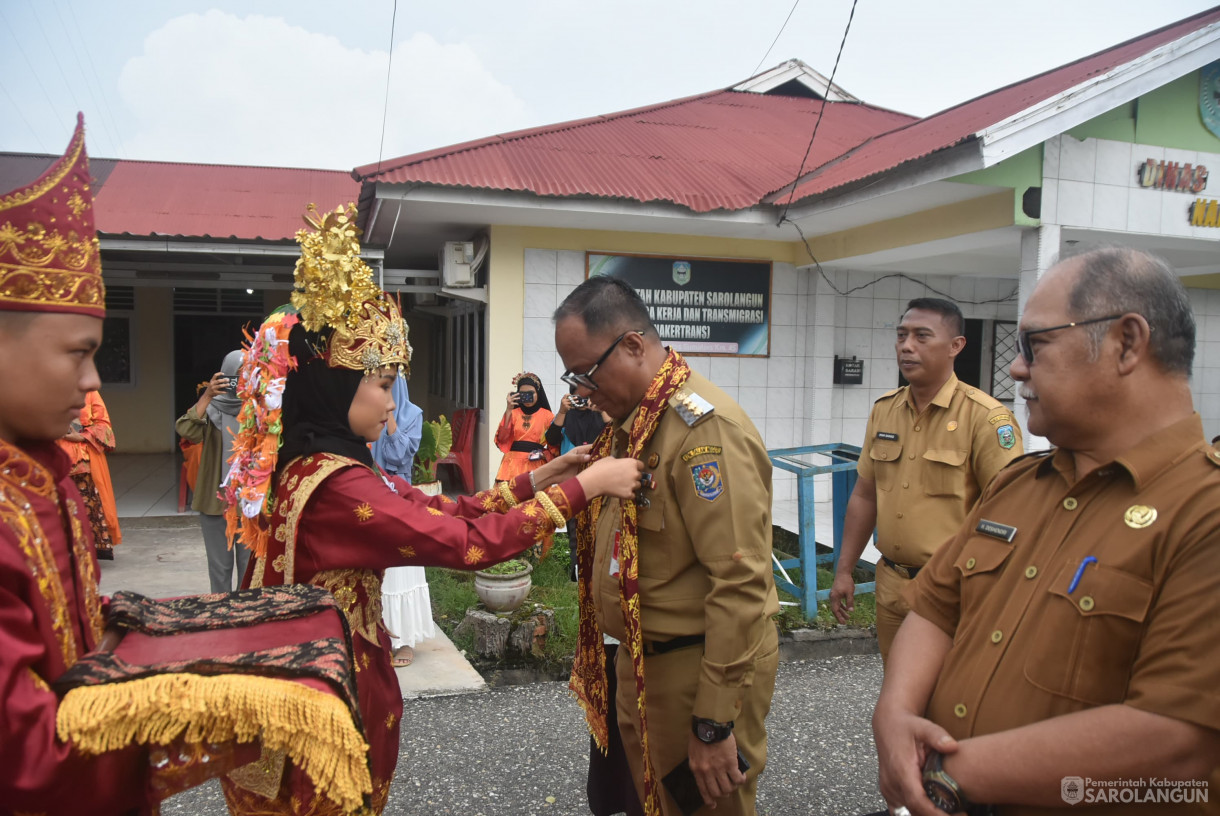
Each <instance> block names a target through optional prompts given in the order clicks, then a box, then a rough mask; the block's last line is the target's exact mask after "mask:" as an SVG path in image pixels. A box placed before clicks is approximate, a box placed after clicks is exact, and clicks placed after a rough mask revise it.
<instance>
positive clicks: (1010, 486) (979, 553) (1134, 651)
mask: <svg viewBox="0 0 1220 816" xmlns="http://www.w3.org/2000/svg"><path fill="white" fill-rule="evenodd" d="M1006 528H1012V529H1013V530H1015V534H1014V535H1013V538H1012V541H1011V543H1010V542H1008V541H1005V540H1004V538H1005V537H1007V533H1006ZM1218 547H1220V451H1217V450H1214V449H1212V448H1211V447H1209V446H1207V445H1206V443H1204V441H1203V426H1202V423H1201V422H1200V420H1199V415H1198V414H1195V415H1194V416H1193V417H1190V418H1188V419H1185V420H1183V421H1181V422H1179V423H1177V424H1176V425H1173V426H1172V427H1170V428H1167V429H1165V430H1163V431H1160V432H1158V433H1156V434H1154V435H1153V436H1151V437H1149V438H1148V439H1146V440H1144V441H1143V442H1141V443H1139V444H1138V445H1136V446H1135V447H1134V448H1132V449H1130V450H1129V451H1127V452H1126V453H1124V454H1123V455H1122V456H1120V457H1119V458H1118V459H1116V460H1115V461H1113V462H1111V463H1110V464H1107V465H1105V466H1103V467H1101V468H1099V469H1097V470H1095V471H1093V472H1092V473H1090V474H1089V475H1087V476H1085V477H1084V478H1083V479H1079V480H1077V478H1076V476H1075V471H1074V463H1073V459H1072V457H1071V455H1070V454H1069V453H1067V452H1065V451H1062V450H1059V451H1055V452H1054V453H1053V455H1052V454H1043V455H1040V456H1031V457H1027V458H1026V459H1023V460H1022V461H1021V462H1018V463H1016V464H1014V465H1013V466H1012V467H1010V468H1008V469H1007V470H1006V471H1004V473H1002V474H1000V476H999V477H997V478H996V480H995V482H994V483H992V485H991V486H990V487H989V488H988V489H987V491H986V493H985V494H984V496H983V498H982V499H981V500H980V502H979V504H978V506H976V507H975V508H974V510H973V511H972V512H971V513H970V515H969V517H968V518H967V519H966V523H965V525H964V526H963V527H962V528H961V530H960V531H959V533H958V535H957V536H956V537H955V538H954V539H953V540H952V541H950V542H948V543H947V544H946V545H945V546H944V547H942V548H941V549H940V550H939V551H938V552H937V553H936V555H934V556H933V557H932V560H931V561H930V562H929V563H928V565H927V567H926V568H925V569H924V570H922V571H920V573H919V575H918V576H916V578H915V580H914V581H913V582H912V583H911V585H910V586H909V587H908V588H907V590H906V597H907V600H908V601H909V602H910V604H911V608H912V610H913V611H915V612H917V613H919V614H920V615H922V616H923V617H925V618H927V619H928V620H930V621H931V622H932V623H934V624H936V625H937V626H938V627H940V628H941V629H942V630H944V631H945V633H946V634H948V635H950V636H951V637H952V638H953V647H952V648H951V650H950V651H949V654H948V655H947V657H946V659H945V664H944V667H943V668H942V669H941V672H940V677H939V680H938V681H937V684H936V687H935V689H934V690H933V693H932V698H931V701H930V703H929V705H928V710H927V716H928V718H929V719H931V720H933V721H934V722H936V723H939V724H940V725H941V726H943V727H944V728H945V729H946V730H948V731H949V733H950V734H952V735H953V736H954V737H955V738H959V739H961V738H965V737H971V736H976V735H982V734H991V733H995V732H998V731H1007V730H1009V729H1013V728H1019V727H1021V726H1023V725H1027V724H1029V723H1035V722H1039V721H1041V720H1046V719H1049V718H1051V717H1056V716H1060V715H1063V714H1068V713H1071V712H1074V711H1080V710H1082V709H1087V708H1092V707H1095V706H1103V705H1108V704H1114V703H1122V704H1126V705H1130V706H1135V707H1136V708H1139V709H1143V710H1145V711H1151V712H1154V713H1157V714H1162V715H1165V716H1169V717H1175V718H1177V719H1181V720H1186V721H1188V722H1193V723H1197V724H1199V725H1201V726H1204V727H1207V728H1212V729H1220V656H1217V653H1216V643H1215V641H1216V625H1217V624H1216V622H1217V621H1218V620H1220V569H1217V555H1218V554H1220V549H1218ZM1090 557H1091V558H1092V559H1096V560H1095V561H1092V560H1090V561H1089V562H1088V563H1087V565H1086V566H1085V567H1084V568H1083V570H1082V569H1081V564H1083V563H1085V560H1086V559H1088V558H1090ZM1077 573H1079V576H1080V577H1079V581H1078V582H1077V581H1076V580H1075V579H1076V576H1077ZM1074 583H1075V584H1076V586H1075V587H1073V584H1074ZM1131 750H1134V751H1138V750H1139V747H1138V746H1135V745H1133V746H1131ZM1063 774H1064V776H1073V775H1079V774H1077V773H1075V772H1074V771H1073V770H1072V768H1071V766H1070V765H1065V766H1064V768H1063ZM1213 777H1215V775H1214V774H1213ZM1212 781H1213V782H1215V781H1217V780H1216V779H1215V778H1213V780H1212ZM1215 795H1216V786H1215V785H1214V784H1213V785H1212V786H1211V796H1212V797H1215ZM1114 807H1116V806H1104V807H1099V808H1090V809H1089V810H1088V813H1090V814H1101V813H1110V812H1112V809H1113V808H1114ZM1124 807H1125V808H1130V807H1132V806H1130V805H1127V806H1124ZM1165 807H1166V806H1165V805H1164V804H1160V805H1143V806H1140V807H1135V808H1134V809H1123V810H1122V811H1121V812H1122V813H1162V812H1164V809H1165ZM1211 807H1212V808H1213V809H1214V808H1215V802H1214V800H1213V802H1212V805H1211ZM1000 812H1001V813H1002V814H1032V813H1040V814H1041V813H1058V812H1060V811H1059V810H1058V809H1056V810H1047V809H1037V808H1017V807H1013V808H1001V810H1000ZM1062 812H1063V813H1070V812H1075V811H1072V810H1071V809H1070V807H1069V806H1067V805H1065V806H1064V808H1063V810H1062ZM1173 812H1175V813H1177V812H1180V811H1178V810H1174V811H1173ZM1188 812H1189V811H1188Z"/></svg>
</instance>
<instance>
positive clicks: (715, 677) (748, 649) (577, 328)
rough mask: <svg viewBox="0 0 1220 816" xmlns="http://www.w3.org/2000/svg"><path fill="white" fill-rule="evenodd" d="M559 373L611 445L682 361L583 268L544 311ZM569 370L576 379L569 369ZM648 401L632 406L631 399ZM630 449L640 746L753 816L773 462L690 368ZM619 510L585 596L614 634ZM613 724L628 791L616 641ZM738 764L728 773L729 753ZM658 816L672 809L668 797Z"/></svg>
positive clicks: (766, 694) (771, 638) (765, 664)
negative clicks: (551, 313)
mask: <svg viewBox="0 0 1220 816" xmlns="http://www.w3.org/2000/svg"><path fill="white" fill-rule="evenodd" d="M555 345H556V347H557V348H558V351H559V354H560V357H562V359H563V362H564V365H565V366H567V368H568V373H567V374H565V375H564V379H565V381H567V382H569V383H570V384H573V385H576V386H577V393H578V394H580V395H582V396H588V397H589V398H590V400H591V402H592V403H593V406H594V408H596V409H598V410H602V411H605V412H607V413H608V414H609V415H610V417H611V418H612V420H613V426H612V427H613V433H614V440H613V444H614V448H613V452H614V455H622V454H623V452H624V451H626V449H627V446H628V443H629V434H630V433H631V432H632V429H633V427H634V422H635V419H636V416H637V412H638V411H640V410H646V407H645V405H642V401H645V395H646V392H649V389H650V387H651V386H653V384H654V380H657V379H658V375H659V372H664V371H668V370H670V369H669V367H670V366H671V365H673V364H674V363H675V362H676V363H677V366H678V367H680V368H682V369H684V368H685V361H682V360H681V358H680V357H678V356H677V355H672V354H670V353H669V352H667V350H666V349H665V347H664V346H662V344H661V340H660V338H659V336H658V335H657V332H656V330H655V328H653V325H652V323H651V321H650V320H649V317H648V312H647V309H646V308H645V307H644V305H643V303H642V302H641V301H640V299H639V297H638V296H637V295H636V293H635V292H634V291H633V290H632V289H631V288H630V287H629V286H627V285H626V284H624V283H622V282H621V281H618V280H616V279H613V278H609V277H595V278H591V279H590V280H588V281H586V282H585V283H583V284H582V285H581V286H579V287H577V288H576V289H575V290H574V291H573V292H572V294H571V295H569V296H568V298H567V299H566V300H565V301H564V303H563V304H562V305H561V306H560V307H559V309H558V311H556V313H555ZM573 372H576V374H573ZM645 402H646V401H645ZM639 458H640V459H642V460H643V461H644V464H645V472H646V474H650V475H651V478H650V479H649V478H648V477H646V480H647V481H648V482H649V485H650V489H645V490H644V491H642V493H641V496H640V497H639V498H638V499H637V503H636V506H637V517H638V525H637V526H638V534H639V538H638V540H639V547H638V551H639V561H638V564H639V594H638V598H639V603H640V621H641V624H642V632H643V641H644V654H645V658H644V665H645V672H644V676H645V678H646V684H647V685H646V700H647V709H646V710H647V717H648V722H647V728H648V740H649V749H650V751H649V753H650V755H651V759H652V765H653V767H654V769H655V773H656V775H657V778H658V779H659V778H661V777H664V776H665V775H666V774H668V773H669V772H670V771H671V770H672V769H673V768H675V767H676V766H677V765H678V764H679V763H681V762H682V760H683V759H686V758H687V757H688V756H689V757H690V763H691V768H692V770H693V771H694V774H695V777H696V779H697V781H698V784H699V788H700V791H701V793H702V794H703V798H704V800H705V801H714V802H715V804H716V813H718V814H753V813H754V812H755V811H754V796H755V790H756V786H757V778H758V774H759V773H761V772H762V770H763V768H764V767H765V765H766V745H767V743H766V730H765V728H764V725H763V720H764V718H765V717H766V715H767V712H768V710H769V709H770V703H771V694H772V691H773V689H774V685H775V673H776V668H777V663H778V651H777V649H778V639H777V633H776V627H775V624H774V622H773V621H772V620H771V618H772V616H773V615H775V614H776V613H777V612H778V611H779V603H778V599H777V596H776V592H775V582H774V577H773V574H772V568H771V463H770V460H769V459H768V457H767V452H766V448H765V447H764V445H763V442H762V439H761V438H760V437H759V434H758V431H757V430H756V429H755V428H754V425H753V423H752V422H751V421H750V419H749V417H747V416H746V415H745V413H744V412H743V411H742V410H741V408H740V407H738V405H737V404H736V403H735V402H734V401H733V400H732V399H730V398H729V397H728V396H727V395H726V394H725V393H724V392H723V391H721V390H720V389H719V388H717V387H716V386H715V385H713V384H712V383H711V382H709V381H708V380H707V379H705V378H704V377H702V376H700V375H699V374H697V373H694V372H690V374H689V379H687V380H686V381H685V383H683V384H682V386H681V388H680V389H679V390H678V391H677V392H676V393H675V394H674V395H673V396H672V397H671V398H670V399H669V400H668V406H667V408H665V409H664V410H663V412H662V413H661V414H660V418H659V422H658V424H657V426H656V430H655V432H653V433H652V435H651V438H650V439H649V440H648V442H647V444H646V446H645V447H644V448H643V450H642V452H641V453H639ZM620 526H621V513H620V508H619V502H618V501H617V500H613V501H607V502H606V503H605V504H604V505H603V508H602V510H601V513H600V516H599V517H598V524H597V527H596V529H595V540H596V546H595V555H594V560H593V571H592V576H591V578H592V588H593V596H594V598H593V600H594V603H595V605H596V614H597V620H598V623H599V625H600V627H601V630H602V632H604V633H606V634H608V635H610V636H612V637H614V638H617V639H618V640H620V641H623V642H624V645H626V642H627V631H626V628H625V622H624V616H623V612H622V609H621V607H620V599H619V596H620V588H619V569H620V566H621V565H620V563H619V557H618V556H619V551H618V548H617V546H616V539H617V537H618V535H619V533H620ZM616 669H617V680H618V694H617V708H618V725H619V728H620V731H621V734H622V738H623V746H624V749H625V751H626V754H627V760H628V763H629V764H630V767H631V771H632V775H633V777H634V781H635V785H636V789H637V792H638V793H639V794H640V797H641V800H643V798H644V790H643V770H642V764H643V754H642V749H641V735H640V733H639V729H640V719H639V716H638V712H637V705H636V681H635V675H634V673H633V667H632V662H631V659H630V655H629V654H628V649H626V648H620V649H619V650H618V655H617V660H616ZM738 750H740V751H741V753H742V755H743V756H744V757H745V758H746V760H747V761H748V762H749V764H750V769H749V771H748V773H746V774H744V775H743V774H742V773H740V772H739V771H738V762H737V752H738ZM660 800H661V803H662V807H663V809H664V813H666V814H676V813H678V812H679V811H678V809H677V807H676V805H675V802H674V800H673V799H672V798H671V797H670V796H669V794H668V793H662V794H661V795H660Z"/></svg>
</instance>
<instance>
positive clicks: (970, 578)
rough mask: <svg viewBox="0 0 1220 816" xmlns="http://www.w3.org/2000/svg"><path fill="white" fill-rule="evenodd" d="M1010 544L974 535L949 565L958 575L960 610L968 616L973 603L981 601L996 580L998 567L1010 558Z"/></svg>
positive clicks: (997, 578)
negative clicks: (960, 577) (960, 578)
mask: <svg viewBox="0 0 1220 816" xmlns="http://www.w3.org/2000/svg"><path fill="white" fill-rule="evenodd" d="M1012 549H1013V547H1012V545H1011V544H1009V543H1007V542H1005V541H1000V540H999V539H996V538H990V537H987V536H976V537H975V538H972V539H970V540H969V541H967V542H966V544H965V546H963V547H962V551H961V552H960V553H958V556H957V560H956V561H954V562H953V566H954V567H956V568H957V571H958V573H959V574H960V575H961V576H962V583H961V594H962V600H961V609H962V615H963V617H964V616H965V615H966V614H969V611H970V608H971V605H972V602H973V601H976V600H980V599H982V598H985V597H986V595H987V593H988V591H989V590H990V589H991V587H992V586H993V585H994V584H995V582H996V581H998V580H999V578H1000V567H1002V566H1004V564H1005V562H1007V561H1008V558H1009V557H1010V556H1011V555H1012Z"/></svg>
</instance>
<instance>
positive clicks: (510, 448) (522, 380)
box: [496, 371, 559, 482]
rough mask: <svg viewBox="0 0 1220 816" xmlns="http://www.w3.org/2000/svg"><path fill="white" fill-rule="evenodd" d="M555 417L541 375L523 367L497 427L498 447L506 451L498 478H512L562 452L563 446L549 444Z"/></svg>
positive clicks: (510, 392) (505, 479)
mask: <svg viewBox="0 0 1220 816" xmlns="http://www.w3.org/2000/svg"><path fill="white" fill-rule="evenodd" d="M554 418H555V417H554V414H552V413H551V403H549V402H548V401H547V398H546V391H545V390H544V389H543V388H542V380H540V379H539V378H538V375H537V374H533V373H531V372H529V371H523V372H521V373H520V374H518V375H517V376H515V377H513V390H512V391H509V392H508V399H507V407H505V409H504V416H503V417H501V418H500V427H498V428H496V447H497V448H499V449H500V450H502V451H503V452H504V458H503V459H502V460H500V470H499V471H498V472H497V473H496V481H498V482H508V481H512V480H513V479H515V478H517V477H518V476H520V475H521V474H522V473H529V472H530V471H531V470H537V469H538V468H540V467H542V466H543V465H545V464H546V463H547V462H549V461H551V460H552V459H554V458H555V456H556V455H558V453H559V448H557V447H551V446H549V445H547V443H546V439H545V436H546V429H547V428H549V427H550V425H551V420H552V419H554Z"/></svg>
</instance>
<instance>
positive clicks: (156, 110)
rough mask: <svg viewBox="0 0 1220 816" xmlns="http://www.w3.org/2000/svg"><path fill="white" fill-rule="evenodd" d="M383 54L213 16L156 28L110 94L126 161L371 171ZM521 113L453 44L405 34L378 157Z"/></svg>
mask: <svg viewBox="0 0 1220 816" xmlns="http://www.w3.org/2000/svg"><path fill="white" fill-rule="evenodd" d="M385 82H386V52H385V51H363V50H359V49H353V48H348V47H346V46H344V45H343V44H342V43H341V42H340V41H339V40H338V39H336V38H334V37H332V36H329V35H325V34H318V33H314V32H311V31H307V30H305V29H304V28H301V27H299V26H293V25H290V24H288V23H286V22H285V21H284V20H282V19H280V18H272V17H262V16H258V15H248V16H245V17H237V16H235V15H232V14H228V13H225V12H220V11H215V10H213V11H209V12H207V13H205V14H188V15H184V16H181V17H177V18H175V19H173V20H170V21H168V22H167V23H166V24H165V25H163V26H162V27H161V28H159V29H157V30H156V31H154V32H153V33H151V34H150V35H149V36H148V37H147V39H146V40H145V41H144V52H143V54H141V55H140V56H137V57H134V58H132V59H130V60H128V62H127V64H126V65H125V66H124V67H123V70H122V74H121V76H120V78H119V92H120V94H121V95H122V97H123V100H124V102H125V103H126V104H127V106H128V107H129V108H130V109H131V110H132V112H133V113H134V116H135V119H136V121H137V123H138V124H137V126H136V128H135V130H136V132H135V134H134V135H131V136H128V137H126V138H125V141H126V145H127V155H129V156H130V157H132V158H142V159H160V160H173V161H192V162H207V163H226V164H266V165H278V166H299V167H324V168H331V169H343V170H347V169H351V168H352V167H355V166H357V165H361V164H368V163H372V162H375V161H377V158H378V153H379V149H380V138H381V121H382V111H383V104H384V102H385ZM527 122H528V117H527V111H526V105H525V103H524V102H522V101H521V99H520V98H519V97H518V95H517V94H516V93H515V92H514V91H513V89H512V88H510V87H508V86H507V85H505V84H504V83H502V82H500V81H499V80H497V79H496V78H495V77H494V76H492V74H491V73H490V72H489V71H488V70H487V69H486V68H485V67H484V65H483V64H482V62H481V61H480V59H479V57H478V54H476V53H475V51H474V50H473V49H472V48H471V47H469V46H468V45H465V44H461V43H458V44H443V43H439V42H437V41H436V40H435V39H434V38H433V37H432V36H431V35H429V34H426V33H417V34H415V35H413V36H412V37H411V38H410V39H408V40H405V41H401V42H399V43H398V44H397V45H396V46H395V48H394V61H393V76H392V78H391V82H390V100H389V116H388V118H387V122H386V137H385V148H384V151H385V152H384V155H385V157H386V158H392V157H394V156H400V155H403V154H405V153H412V152H416V151H419V150H426V149H429V148H433V147H440V146H443V145H446V144H452V143H454V142H459V141H463V140H467V139H474V138H478V137H481V136H485V135H487V134H490V133H497V132H504V131H507V130H512V129H515V128H520V127H524V126H525V125H526V123H527Z"/></svg>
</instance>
